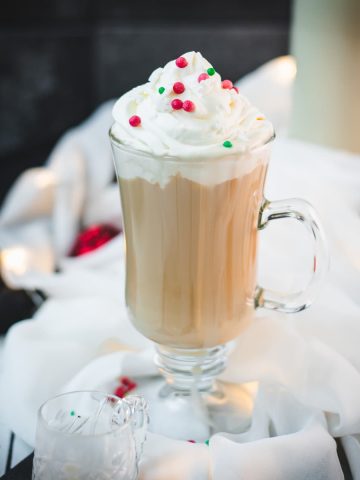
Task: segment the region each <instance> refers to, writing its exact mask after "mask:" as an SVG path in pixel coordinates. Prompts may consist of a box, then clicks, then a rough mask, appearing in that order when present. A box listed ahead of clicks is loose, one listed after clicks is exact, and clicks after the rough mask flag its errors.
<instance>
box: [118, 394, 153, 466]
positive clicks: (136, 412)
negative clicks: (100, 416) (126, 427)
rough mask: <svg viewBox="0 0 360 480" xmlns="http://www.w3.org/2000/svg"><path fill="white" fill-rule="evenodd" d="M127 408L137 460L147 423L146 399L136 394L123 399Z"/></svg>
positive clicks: (144, 437)
mask: <svg viewBox="0 0 360 480" xmlns="http://www.w3.org/2000/svg"><path fill="white" fill-rule="evenodd" d="M123 402H124V403H125V404H126V405H127V406H128V408H129V414H130V415H129V416H130V425H131V430H132V433H133V436H134V440H135V449H136V460H137V461H139V460H140V457H141V454H142V450H143V445H144V442H145V440H146V433H147V428H148V424H149V414H148V405H147V402H146V400H145V399H144V398H143V397H141V396H138V395H131V396H129V397H127V398H124V399H123Z"/></svg>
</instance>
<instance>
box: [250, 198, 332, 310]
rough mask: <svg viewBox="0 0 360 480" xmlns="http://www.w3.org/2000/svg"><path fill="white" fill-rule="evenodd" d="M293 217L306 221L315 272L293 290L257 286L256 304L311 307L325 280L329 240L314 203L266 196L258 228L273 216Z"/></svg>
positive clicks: (283, 307) (274, 218)
mask: <svg viewBox="0 0 360 480" xmlns="http://www.w3.org/2000/svg"><path fill="white" fill-rule="evenodd" d="M285 218H287V219H294V220H297V221H299V222H300V223H302V224H303V225H304V227H305V228H306V230H307V231H308V232H309V234H310V237H311V238H312V245H313V247H312V248H313V253H312V275H311V278H310V281H309V283H308V284H307V286H306V287H305V288H304V289H302V290H299V291H297V292H293V293H281V292H276V291H273V290H268V289H264V288H262V287H257V291H256V295H255V308H257V307H263V308H266V309H269V310H276V311H278V312H283V313H296V312H300V311H302V310H304V309H305V308H308V307H309V306H310V305H311V304H312V303H313V300H314V298H315V296H316V294H317V291H318V288H319V286H320V285H321V284H322V281H323V279H324V276H325V275H326V273H327V270H328V265H329V255H328V248H327V243H326V240H325V237H324V234H323V231H322V229H321V227H320V223H319V220H318V218H317V215H316V212H315V210H314V209H313V207H312V206H311V205H310V204H309V203H308V202H307V201H306V200H302V199H299V198H292V199H287V200H277V201H274V202H270V201H269V200H266V199H265V200H264V202H263V204H262V206H261V209H260V213H259V222H258V229H259V230H263V229H264V228H265V227H267V226H268V225H269V223H270V222H271V221H273V220H280V219H285Z"/></svg>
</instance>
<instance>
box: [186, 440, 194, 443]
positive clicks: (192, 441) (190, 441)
mask: <svg viewBox="0 0 360 480" xmlns="http://www.w3.org/2000/svg"><path fill="white" fill-rule="evenodd" d="M188 442H189V443H196V442H195V440H188Z"/></svg>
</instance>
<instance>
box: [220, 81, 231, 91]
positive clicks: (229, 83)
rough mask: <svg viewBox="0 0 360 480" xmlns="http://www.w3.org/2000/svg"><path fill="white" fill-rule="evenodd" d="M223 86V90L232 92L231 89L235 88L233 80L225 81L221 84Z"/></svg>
mask: <svg viewBox="0 0 360 480" xmlns="http://www.w3.org/2000/svg"><path fill="white" fill-rule="evenodd" d="M221 86H222V88H227V89H229V90H230V89H231V88H233V83H232V81H231V80H223V81H222V82H221Z"/></svg>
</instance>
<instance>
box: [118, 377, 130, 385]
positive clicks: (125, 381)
mask: <svg viewBox="0 0 360 480" xmlns="http://www.w3.org/2000/svg"><path fill="white" fill-rule="evenodd" d="M120 381H121V383H122V384H123V385H126V386H128V385H130V383H131V380H130V378H129V377H121V378H120Z"/></svg>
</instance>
